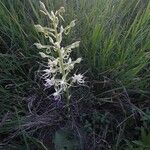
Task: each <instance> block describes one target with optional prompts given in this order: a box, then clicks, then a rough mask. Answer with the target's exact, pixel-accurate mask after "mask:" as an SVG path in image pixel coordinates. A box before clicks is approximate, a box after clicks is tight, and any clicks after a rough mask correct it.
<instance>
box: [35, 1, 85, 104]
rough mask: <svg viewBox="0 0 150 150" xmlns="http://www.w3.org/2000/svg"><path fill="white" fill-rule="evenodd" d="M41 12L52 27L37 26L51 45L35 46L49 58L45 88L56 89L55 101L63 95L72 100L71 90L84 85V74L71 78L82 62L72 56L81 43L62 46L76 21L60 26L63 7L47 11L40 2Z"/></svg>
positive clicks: (39, 44)
mask: <svg viewBox="0 0 150 150" xmlns="http://www.w3.org/2000/svg"><path fill="white" fill-rule="evenodd" d="M40 7H41V10H40V11H41V12H42V13H43V14H44V15H45V16H47V17H48V18H49V20H50V21H51V26H50V27H43V26H41V25H39V24H38V25H35V28H36V30H37V31H38V32H40V33H42V34H43V35H44V36H45V38H46V39H48V41H49V43H50V44H49V45H43V44H41V43H35V44H34V45H35V46H36V47H37V48H38V49H40V50H44V51H40V52H39V54H40V55H41V57H42V58H47V60H48V63H47V66H46V68H45V69H44V70H43V72H44V73H43V75H42V77H43V78H44V80H45V87H46V88H50V87H52V86H53V87H54V89H55V92H54V93H53V96H54V98H55V99H60V98H61V95H62V94H65V95H66V98H67V100H68V102H67V103H68V104H69V99H70V93H69V89H70V87H72V86H73V85H74V84H75V83H76V84H83V83H84V77H83V75H82V74H74V75H73V76H70V72H71V71H72V70H73V69H74V65H75V64H77V63H80V62H81V60H82V59H81V58H78V59H76V60H74V61H73V60H72V58H71V57H70V54H71V52H72V50H73V49H75V48H77V47H79V43H80V41H76V42H74V43H72V44H70V45H68V46H65V47H64V46H62V45H61V43H62V40H63V35H68V34H69V32H70V30H71V28H73V27H74V26H75V20H73V21H71V23H70V24H69V25H68V26H66V27H63V26H62V25H60V19H61V20H63V21H64V18H63V16H62V15H63V13H64V12H65V9H64V7H61V8H60V9H59V10H57V11H56V12H53V11H51V12H50V13H49V12H48V11H47V9H46V7H45V5H44V3H42V2H41V1H40Z"/></svg>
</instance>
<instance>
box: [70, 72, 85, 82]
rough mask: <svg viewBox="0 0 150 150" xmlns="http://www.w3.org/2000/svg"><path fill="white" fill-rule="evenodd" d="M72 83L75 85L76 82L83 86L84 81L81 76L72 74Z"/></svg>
mask: <svg viewBox="0 0 150 150" xmlns="http://www.w3.org/2000/svg"><path fill="white" fill-rule="evenodd" d="M72 82H73V83H75V82H77V83H78V84H83V83H84V82H85V81H84V79H83V75H81V74H78V75H76V74H74V76H73V77H72Z"/></svg>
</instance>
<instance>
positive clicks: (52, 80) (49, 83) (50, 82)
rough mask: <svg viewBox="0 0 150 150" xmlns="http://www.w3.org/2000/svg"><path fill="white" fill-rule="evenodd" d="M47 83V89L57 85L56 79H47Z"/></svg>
mask: <svg viewBox="0 0 150 150" xmlns="http://www.w3.org/2000/svg"><path fill="white" fill-rule="evenodd" d="M45 81H46V83H45V84H44V85H45V86H46V87H47V88H50V87H51V86H53V85H54V84H55V79H54V78H51V79H46V80H45Z"/></svg>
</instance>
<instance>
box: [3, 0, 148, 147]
mask: <svg viewBox="0 0 150 150" xmlns="http://www.w3.org/2000/svg"><path fill="white" fill-rule="evenodd" d="M42 2H43V3H45V5H46V6H47V8H48V9H49V11H51V10H57V9H58V8H59V7H60V6H64V7H65V9H66V13H65V16H64V18H65V20H66V22H65V24H66V25H67V24H68V23H69V22H70V21H72V20H73V19H77V25H76V27H75V29H74V30H73V31H72V32H71V34H70V36H69V37H66V38H65V39H64V44H65V43H67V44H68V43H71V42H73V41H76V40H80V41H81V44H80V47H79V49H77V50H76V52H74V54H73V56H80V57H81V56H82V57H83V60H84V61H83V62H82V65H80V66H78V67H79V68H78V70H79V71H82V72H87V73H86V76H87V80H88V82H87V85H88V87H80V88H78V89H73V98H72V99H73V100H72V110H73V111H72V113H71V119H70V118H68V116H67V114H66V110H65V108H57V107H56V106H54V105H52V101H49V100H47V96H48V95H49V92H51V91H44V90H43V89H44V87H43V83H42V81H41V80H40V77H39V74H38V70H39V69H40V62H42V59H41V57H40V55H39V54H38V51H37V49H36V48H35V47H34V45H33V44H34V43H35V42H37V41H39V40H40V41H43V42H46V41H45V39H44V37H42V36H41V35H40V34H39V33H37V32H36V31H35V29H34V24H41V25H47V24H48V25H49V22H47V20H46V19H45V18H44V17H43V16H42V14H41V13H40V12H39V9H40V8H39V2H38V1H37V0H0V106H1V109H0V149H3V150H5V149H7V150H9V149H10V150H15V149H16V150H18V149H21V150H22V149H25V150H26V149H27V150H30V149H31V150H32V149H33V150H34V149H39V150H41V149H54V145H55V148H56V147H57V148H56V149H58V150H59V149H63V148H64V149H65V148H66V149H69V150H71V149H73V148H72V147H70V145H69V144H68V143H78V144H75V145H74V144H71V145H74V146H73V147H74V148H75V147H76V146H77V145H78V146H77V147H80V148H76V149H85V150H88V149H89V148H90V149H91V150H92V149H93V150H97V149H100V150H103V149H110V150H112V149H114V150H124V149H125V150H126V149H132V150H136V149H139V150H144V149H147V150H149V149H150V145H149V143H150V110H149V109H150V90H149V89H150V40H149V39H150V1H149V0H92V1H91V0H43V1H42ZM80 99H81V100H80ZM70 133H71V136H72V137H73V138H69V139H68V136H69V137H70ZM66 136H67V137H66ZM64 141H65V142H64ZM66 141H67V142H66ZM62 143H63V144H64V145H65V146H64V147H63V146H62V147H61V148H60V147H59V146H56V145H63V144H62Z"/></svg>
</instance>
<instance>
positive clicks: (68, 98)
mask: <svg viewBox="0 0 150 150" xmlns="http://www.w3.org/2000/svg"><path fill="white" fill-rule="evenodd" d="M53 26H54V30H55V36H56V42H58V41H59V39H58V31H57V27H56V25H55V23H53ZM57 52H58V56H59V64H60V68H61V73H62V76H63V77H65V75H66V73H65V69H64V63H63V57H62V54H61V49H60V48H59V47H58V48H57ZM65 81H66V77H65ZM66 98H67V106H69V103H70V97H69V89H68V87H67V88H66ZM68 111H69V109H68Z"/></svg>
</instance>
